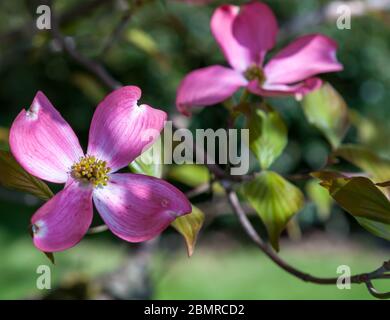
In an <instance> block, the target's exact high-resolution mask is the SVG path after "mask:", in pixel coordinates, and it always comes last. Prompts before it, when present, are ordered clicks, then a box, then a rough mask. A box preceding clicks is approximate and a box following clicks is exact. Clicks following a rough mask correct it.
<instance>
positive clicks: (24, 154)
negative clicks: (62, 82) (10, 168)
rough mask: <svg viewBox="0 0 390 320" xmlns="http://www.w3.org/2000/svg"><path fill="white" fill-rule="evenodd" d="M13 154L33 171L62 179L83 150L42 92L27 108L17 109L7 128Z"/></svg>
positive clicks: (63, 180)
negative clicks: (19, 110) (16, 114)
mask: <svg viewBox="0 0 390 320" xmlns="http://www.w3.org/2000/svg"><path fill="white" fill-rule="evenodd" d="M9 140H10V147H11V151H12V154H13V155H14V157H15V158H16V160H17V161H18V162H19V163H20V165H21V166H22V167H23V168H24V169H25V170H26V171H28V172H29V173H31V174H32V175H34V176H36V177H38V178H41V179H44V180H47V181H51V182H55V183H65V182H66V180H67V179H68V177H69V175H68V172H69V170H70V167H71V166H72V164H73V163H74V162H76V161H77V160H78V159H79V158H80V157H82V156H83V150H82V149H81V147H80V144H79V141H78V139H77V137H76V135H75V134H74V132H73V130H72V128H71V127H70V126H69V125H68V123H67V122H66V121H65V120H64V119H63V118H62V117H61V115H60V114H59V112H58V111H57V110H56V109H55V108H54V107H53V105H52V104H51V103H50V101H49V100H48V99H47V98H46V96H45V95H44V94H43V93H42V92H38V93H37V94H36V96H35V98H34V100H33V102H32V104H31V107H30V109H29V110H28V111H25V110H23V111H22V112H20V113H19V115H18V116H17V118H16V119H15V121H14V123H13V124H12V127H11V130H10V138H9Z"/></svg>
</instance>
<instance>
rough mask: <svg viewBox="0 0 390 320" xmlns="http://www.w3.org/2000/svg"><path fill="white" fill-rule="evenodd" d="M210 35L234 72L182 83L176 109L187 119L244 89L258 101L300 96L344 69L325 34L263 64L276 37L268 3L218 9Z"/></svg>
mask: <svg viewBox="0 0 390 320" xmlns="http://www.w3.org/2000/svg"><path fill="white" fill-rule="evenodd" d="M211 31H212V34H213V36H214V38H215V39H216V41H217V43H218V45H219V46H220V48H221V50H222V52H223V54H224V56H225V58H226V60H227V61H228V63H229V64H230V66H231V68H228V67H224V66H221V65H213V66H209V67H206V68H201V69H198V70H195V71H193V72H191V73H189V74H188V75H187V76H186V77H185V78H184V79H183V81H182V82H181V84H180V86H179V89H178V92H177V97H176V105H177V108H178V110H179V111H180V112H182V113H184V114H186V115H189V114H190V110H189V109H190V108H192V107H202V106H209V105H213V104H217V103H220V102H222V101H224V100H226V99H227V98H229V97H231V96H232V95H233V94H234V93H235V92H236V91H237V90H238V89H240V88H241V87H245V88H247V89H248V91H250V92H251V93H253V94H257V95H260V96H285V95H295V96H297V97H300V96H302V95H305V94H307V93H309V92H311V91H313V90H315V89H317V88H319V87H320V86H321V84H322V82H321V80H320V79H319V78H317V77H315V75H317V74H320V73H325V72H335V71H340V70H342V69H343V67H342V65H341V64H340V63H339V62H338V61H337V58H336V50H337V44H336V42H335V41H333V40H332V39H330V38H329V37H327V36H325V35H321V34H310V35H305V36H302V37H299V38H298V39H296V40H295V41H294V42H292V43H291V44H289V45H288V46H287V47H285V48H284V49H282V50H281V51H280V52H279V53H278V54H276V55H275V56H274V57H272V58H271V60H270V61H269V62H267V63H264V58H265V56H266V53H267V51H269V50H271V49H272V48H273V47H274V46H275V42H276V36H277V33H278V25H277V21H276V18H275V16H274V14H273V12H272V11H271V9H270V8H269V7H268V6H267V5H266V4H264V3H260V2H255V1H253V2H250V3H248V4H245V5H243V6H242V7H241V8H240V7H238V6H233V5H222V6H220V7H219V8H217V9H216V11H215V12H214V14H213V16H212V18H211Z"/></svg>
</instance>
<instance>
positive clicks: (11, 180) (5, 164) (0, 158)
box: [0, 151, 53, 200]
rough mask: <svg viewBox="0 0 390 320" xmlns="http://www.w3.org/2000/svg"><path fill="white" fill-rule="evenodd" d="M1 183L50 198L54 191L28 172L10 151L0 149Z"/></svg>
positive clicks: (37, 195) (40, 196)
mask: <svg viewBox="0 0 390 320" xmlns="http://www.w3.org/2000/svg"><path fill="white" fill-rule="evenodd" d="M0 184H1V185H3V186H4V187H6V188H10V189H16V190H19V191H23V192H27V193H31V194H33V195H34V196H36V197H38V198H40V199H43V200H48V199H50V198H51V197H52V196H53V192H52V191H51V190H50V188H49V187H48V186H47V184H46V183H44V182H43V181H41V180H39V179H37V178H35V177H33V176H32V175H30V174H29V173H27V172H26V171H25V170H24V169H23V168H22V167H21V166H20V165H19V164H18V163H17V162H16V160H15V159H14V157H13V156H12V155H11V153H10V152H8V151H0Z"/></svg>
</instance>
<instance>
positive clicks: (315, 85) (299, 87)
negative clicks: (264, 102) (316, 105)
mask: <svg viewBox="0 0 390 320" xmlns="http://www.w3.org/2000/svg"><path fill="white" fill-rule="evenodd" d="M321 85H322V80H321V79H320V78H309V79H306V80H305V81H302V82H300V83H297V84H292V85H287V84H267V83H265V84H264V85H263V86H261V87H259V86H258V85H257V83H256V82H255V81H253V82H251V83H250V85H249V86H248V89H249V91H250V92H252V93H254V94H257V95H260V96H264V97H278V96H296V97H297V98H299V97H302V96H304V95H306V94H308V93H310V92H311V91H314V90H316V89H319V88H320V87H321Z"/></svg>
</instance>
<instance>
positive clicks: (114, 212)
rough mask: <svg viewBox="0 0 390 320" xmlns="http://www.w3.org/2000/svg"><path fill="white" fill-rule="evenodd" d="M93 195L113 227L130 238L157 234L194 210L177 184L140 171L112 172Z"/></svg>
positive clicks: (139, 240) (131, 240)
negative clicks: (105, 184) (139, 172)
mask: <svg viewBox="0 0 390 320" xmlns="http://www.w3.org/2000/svg"><path fill="white" fill-rule="evenodd" d="M93 199H94V203H95V206H96V208H97V210H98V212H99V213H100V215H101V217H102V218H103V220H104V222H105V224H106V225H107V226H108V227H109V229H110V230H111V231H112V232H113V233H114V234H115V235H117V236H118V237H119V238H122V239H124V240H126V241H129V242H141V241H146V240H149V239H151V238H154V237H155V236H157V235H158V234H160V233H161V232H162V231H163V230H164V229H165V228H166V227H168V226H169V225H170V223H171V222H172V221H174V220H175V219H176V218H177V217H179V216H182V215H184V214H187V213H190V212H191V210H192V209H191V205H190V203H189V201H188V200H187V198H186V197H185V196H184V194H183V193H182V192H180V191H179V190H178V189H176V188H175V187H174V186H172V185H171V184H169V183H168V182H165V181H164V180H161V179H157V178H153V177H149V176H144V175H138V174H124V173H123V174H121V173H118V174H112V175H111V176H110V181H109V182H108V185H107V186H106V187H104V188H100V189H99V188H98V189H95V190H94V193H93Z"/></svg>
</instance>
